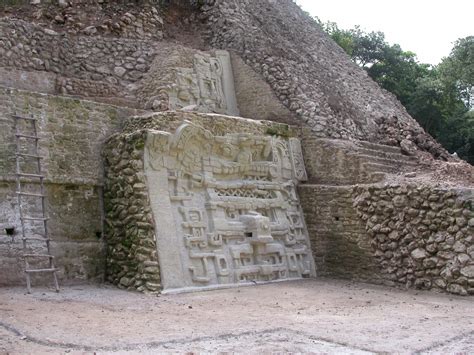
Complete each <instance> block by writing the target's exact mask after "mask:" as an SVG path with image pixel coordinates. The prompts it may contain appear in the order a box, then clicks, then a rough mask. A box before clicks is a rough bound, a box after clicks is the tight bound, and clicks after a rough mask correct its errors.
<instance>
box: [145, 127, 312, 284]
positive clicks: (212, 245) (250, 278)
mask: <svg viewBox="0 0 474 355" xmlns="http://www.w3.org/2000/svg"><path fill="white" fill-rule="evenodd" d="M293 147H296V148H293ZM298 147H299V145H298V142H296V141H294V140H293V141H288V140H285V139H281V138H275V137H270V136H255V135H251V134H229V135H226V136H214V135H212V134H211V133H210V132H209V131H207V130H206V129H204V128H202V127H199V126H196V125H193V124H191V123H189V122H185V123H184V124H183V125H181V126H180V127H179V128H178V130H177V131H176V132H175V133H174V134H170V133H167V132H161V131H149V133H148V137H147V145H146V153H145V157H146V160H147V162H146V164H145V166H146V169H145V171H146V177H147V180H148V182H149V188H150V197H151V204H152V210H153V213H154V216H155V224H156V226H157V228H156V237H157V245H158V253H159V260H160V264H161V272H162V282H163V287H164V289H165V290H166V289H182V288H190V287H215V286H221V285H229V284H239V283H246V282H255V281H274V280H284V279H293V278H301V277H309V276H311V275H314V273H315V270H314V262H313V260H312V256H311V251H310V249H309V241H308V233H307V231H306V227H305V223H304V219H303V216H302V213H301V208H300V205H299V201H298V197H297V194H296V184H297V183H298V181H299V180H301V179H304V178H305V171H304V165H303V162H302V159H300V158H301V157H300V156H298V154H301V150H299V151H298V150H297V149H298ZM299 148H300V147H299ZM298 159H299V160H298ZM295 162H297V163H295Z"/></svg>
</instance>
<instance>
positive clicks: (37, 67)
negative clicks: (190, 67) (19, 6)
mask: <svg viewBox="0 0 474 355" xmlns="http://www.w3.org/2000/svg"><path fill="white" fill-rule="evenodd" d="M154 50H155V49H154V45H153V42H151V41H146V40H137V39H133V40H131V39H120V38H102V37H93V38H91V37H87V36H74V35H69V34H66V33H58V32H55V31H53V30H50V29H43V28H41V27H39V26H36V25H33V24H30V23H28V22H24V21H21V20H12V19H2V20H0V66H1V67H5V68H12V69H19V70H22V71H26V72H28V71H30V72H31V71H44V72H48V73H53V74H55V75H56V90H57V92H60V93H62V94H72V95H77V94H80V95H81V96H111V95H112V96H113V95H117V94H121V95H123V96H131V97H134V92H133V87H131V86H129V85H130V84H132V83H135V82H137V81H139V80H140V79H141V78H142V77H143V74H144V73H146V72H147V71H148V69H149V66H150V63H151V61H152V59H153V56H154ZM66 79H69V80H70V81H69V82H68V80H66ZM71 80H74V81H73V82H71ZM80 83H82V84H80ZM91 83H96V84H95V85H92V84H91ZM117 87H120V89H121V90H120V91H119V90H117ZM125 88H127V89H125Z"/></svg>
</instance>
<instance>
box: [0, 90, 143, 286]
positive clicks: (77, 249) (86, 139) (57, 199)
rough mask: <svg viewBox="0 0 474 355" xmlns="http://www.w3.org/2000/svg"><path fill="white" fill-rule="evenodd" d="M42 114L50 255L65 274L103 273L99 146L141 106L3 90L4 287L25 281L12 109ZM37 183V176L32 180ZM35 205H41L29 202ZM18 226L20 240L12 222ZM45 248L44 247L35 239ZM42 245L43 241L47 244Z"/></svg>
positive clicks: (0, 207) (0, 195)
mask: <svg viewBox="0 0 474 355" xmlns="http://www.w3.org/2000/svg"><path fill="white" fill-rule="evenodd" d="M14 111H16V112H17V113H18V114H20V115H27V116H29V115H33V116H34V117H35V118H37V119H38V120H39V122H38V128H39V133H38V134H39V136H40V137H41V141H40V155H41V156H43V157H44V160H43V171H44V173H45V175H46V179H45V187H46V192H47V193H46V194H47V213H48V215H49V217H50V223H49V226H50V232H51V233H50V234H51V238H52V239H53V243H52V253H53V255H54V256H55V257H56V258H57V266H58V267H59V268H60V272H59V274H60V277H61V279H62V280H76V281H77V280H87V279H98V278H101V277H102V276H101V275H103V271H104V254H103V232H102V217H101V215H102V210H103V208H102V175H103V169H102V162H101V146H102V144H103V142H104V141H105V140H106V138H107V137H109V136H110V134H112V133H113V132H115V131H116V130H118V129H119V128H120V127H121V124H122V121H123V119H124V118H125V117H128V116H131V115H134V114H136V113H137V111H135V110H130V109H123V108H117V107H114V106H110V105H103V104H97V103H93V102H88V101H81V100H77V99H71V98H66V97H57V96H56V97H53V96H48V95H44V94H36V93H31V92H26V91H20V90H13V89H7V88H0V211H1V212H0V263H1V267H2V273H1V274H0V285H11V284H19V283H22V282H23V275H22V270H23V268H24V265H23V262H22V260H21V257H20V256H21V254H22V250H21V240H20V234H19V233H20V221H19V215H18V204H17V199H16V194H15V191H16V188H15V175H14V174H15V139H14V122H13V118H12V117H11V113H12V112H14ZM32 183H33V182H32ZM26 208H28V209H30V210H35V209H36V206H35V205H33V204H32V202H31V203H30V204H27V206H26ZM12 227H13V228H15V230H16V235H15V239H14V242H13V243H12V240H11V238H10V237H8V236H6V235H5V234H6V233H5V229H6V228H12ZM32 247H33V248H35V249H37V250H40V249H38V248H40V245H32ZM42 247H44V245H43V246H42Z"/></svg>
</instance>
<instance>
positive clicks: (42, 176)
mask: <svg viewBox="0 0 474 355" xmlns="http://www.w3.org/2000/svg"><path fill="white" fill-rule="evenodd" d="M17 175H18V176H21V177H32V178H38V179H44V175H39V174H26V173H17Z"/></svg>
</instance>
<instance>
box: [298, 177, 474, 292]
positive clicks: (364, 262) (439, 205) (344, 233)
mask: <svg viewBox="0 0 474 355" xmlns="http://www.w3.org/2000/svg"><path fill="white" fill-rule="evenodd" d="M299 191H300V196H301V203H302V207H303V210H304V213H305V218H306V223H307V225H308V231H309V234H310V240H311V247H312V249H313V254H314V257H315V261H316V264H317V266H318V270H319V273H320V274H324V275H327V276H332V277H341V278H349V279H355V280H364V281H368V282H375V283H383V284H387V285H392V286H403V287H415V288H420V289H432V290H438V291H445V292H450V293H454V294H460V295H467V294H474V287H473V285H474V279H473V278H474V274H473V271H474V254H473V252H474V243H473V238H474V219H473V217H474V208H473V203H474V202H473V201H474V192H473V190H472V189H471V190H469V189H465V190H456V189H443V188H441V187H436V186H430V185H426V186H423V185H421V186H420V185H418V186H416V185H404V184H399V185H385V186H382V185H359V186H349V187H343V186H341V187H335V186H321V185H303V186H300V188H299Z"/></svg>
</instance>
